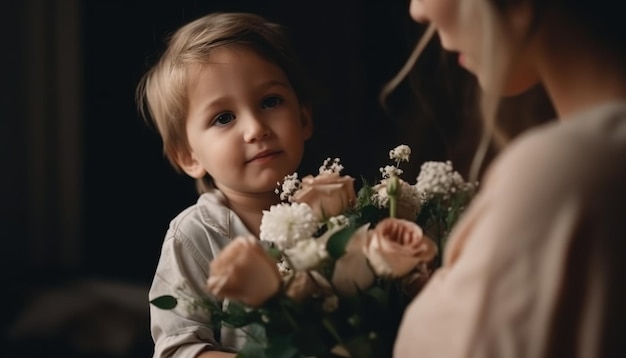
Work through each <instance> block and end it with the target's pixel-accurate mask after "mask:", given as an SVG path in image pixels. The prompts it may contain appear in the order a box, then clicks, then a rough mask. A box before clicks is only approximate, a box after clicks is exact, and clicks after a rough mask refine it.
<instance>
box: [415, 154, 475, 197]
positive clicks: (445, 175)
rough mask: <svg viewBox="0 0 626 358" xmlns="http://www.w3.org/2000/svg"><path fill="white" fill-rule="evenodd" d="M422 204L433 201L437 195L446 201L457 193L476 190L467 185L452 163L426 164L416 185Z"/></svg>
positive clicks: (423, 165)
mask: <svg viewBox="0 0 626 358" xmlns="http://www.w3.org/2000/svg"><path fill="white" fill-rule="evenodd" d="M415 187H416V189H417V191H418V192H419V193H420V199H421V200H422V202H426V201H428V200H431V199H432V198H433V197H434V196H435V195H441V196H442V198H443V199H444V200H447V199H449V198H450V195H451V194H454V193H456V192H457V191H467V190H470V189H473V188H474V184H471V183H467V182H465V181H464V180H463V177H462V176H461V174H459V173H458V172H456V171H454V169H453V168H452V162H450V161H446V162H425V163H424V164H422V167H421V169H420V173H419V175H418V177H417V182H416V183H415Z"/></svg>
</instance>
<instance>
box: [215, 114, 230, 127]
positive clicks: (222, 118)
mask: <svg viewBox="0 0 626 358" xmlns="http://www.w3.org/2000/svg"><path fill="white" fill-rule="evenodd" d="M234 119H235V115H234V114H232V113H229V112H225V113H220V114H218V115H217V116H215V118H214V119H213V124H214V125H216V126H225V125H227V124H228V123H230V122H232V121H233V120H234Z"/></svg>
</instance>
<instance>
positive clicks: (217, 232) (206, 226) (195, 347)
mask: <svg viewBox="0 0 626 358" xmlns="http://www.w3.org/2000/svg"><path fill="white" fill-rule="evenodd" d="M249 234H250V232H249V231H248V229H246V227H245V225H244V224H243V222H242V221H241V220H240V219H239V217H238V216H237V215H236V214H235V213H234V212H233V211H232V210H230V209H229V208H228V207H227V206H226V204H225V198H224V195H223V194H222V193H221V192H219V191H217V190H214V191H213V192H210V193H205V194H203V195H201V196H200V198H198V202H197V203H196V204H195V205H192V206H190V207H189V208H187V209H185V210H184V211H183V212H181V213H180V214H179V215H177V216H176V218H174V219H173V220H172V222H171V223H170V227H169V229H168V231H167V233H166V235H165V240H164V241H163V247H162V250H161V256H160V258H159V263H158V266H157V269H156V273H155V275H154V279H153V282H152V286H151V287H150V293H149V299H150V300H153V299H154V298H156V297H159V296H162V295H172V296H175V297H177V298H178V299H179V300H178V302H179V303H178V305H177V307H176V308H175V309H174V310H163V309H160V308H157V307H155V306H153V305H150V329H151V332H152V338H153V340H154V357H155V358H157V357H158V358H163V357H176V358H192V357H195V356H196V355H197V354H198V353H199V352H201V351H203V350H205V349H212V350H222V351H236V350H238V349H241V347H243V344H244V343H245V338H246V335H245V333H244V332H243V331H241V330H239V329H231V328H228V327H224V326H222V329H221V330H220V334H219V335H217V334H215V332H213V330H212V329H211V328H210V322H211V316H210V314H209V313H208V312H206V311H204V310H202V309H198V310H194V309H193V306H192V302H193V301H194V300H199V299H202V298H204V297H207V296H208V294H207V292H206V291H205V286H206V280H207V278H208V275H209V263H210V262H211V261H212V260H213V258H214V257H216V256H217V255H218V254H219V253H220V252H221V251H222V249H223V248H224V247H225V246H226V245H228V243H230V242H231V240H232V239H234V238H235V237H236V236H239V235H249Z"/></svg>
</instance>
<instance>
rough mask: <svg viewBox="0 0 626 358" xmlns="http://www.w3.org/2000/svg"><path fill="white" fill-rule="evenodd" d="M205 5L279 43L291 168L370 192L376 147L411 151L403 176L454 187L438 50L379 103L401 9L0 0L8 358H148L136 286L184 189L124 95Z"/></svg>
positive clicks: (207, 1)
mask: <svg viewBox="0 0 626 358" xmlns="http://www.w3.org/2000/svg"><path fill="white" fill-rule="evenodd" d="M212 11H249V12H255V13H258V14H261V15H265V16H266V17H267V18H269V19H270V20H274V21H276V22H278V23H281V24H283V25H285V26H286V27H287V28H288V29H289V31H290V33H291V34H292V37H293V39H294V41H295V43H296V45H297V49H298V51H299V53H300V55H301V58H302V60H303V62H304V64H305V66H306V67H307V68H308V69H309V71H310V72H311V74H312V77H313V78H314V79H315V80H316V81H317V85H318V87H319V89H320V94H321V97H320V98H319V101H318V102H317V103H316V106H315V108H314V121H315V122H314V123H315V135H314V137H313V139H311V140H310V141H309V143H308V144H307V150H306V153H305V158H304V161H303V163H302V167H301V169H300V170H299V172H300V173H301V174H308V173H316V171H317V168H318V167H319V165H321V163H322V161H323V160H324V159H325V158H327V157H340V158H341V159H342V163H343V165H344V166H345V171H344V172H345V173H346V174H349V175H352V176H355V177H360V176H361V175H365V176H366V177H367V178H368V179H370V180H375V179H377V178H378V175H379V173H378V168H379V167H381V166H384V165H387V164H389V163H388V151H389V150H390V149H392V148H393V147H395V146H397V145H399V144H409V145H410V146H411V147H412V149H413V156H412V162H411V163H410V164H408V165H405V166H404V167H403V169H404V170H405V174H406V175H405V179H407V180H408V181H414V179H415V177H416V175H417V173H418V169H419V166H420V165H421V163H422V162H423V161H425V160H442V159H448V158H449V159H453V160H454V163H455V167H457V168H458V169H459V171H461V173H462V174H463V175H467V168H468V167H469V158H471V155H472V153H473V146H474V143H475V139H476V133H477V131H476V130H475V129H474V130H471V131H470V130H469V129H468V127H467V123H469V122H471V120H469V119H467V118H470V117H471V116H469V117H463V118H465V119H463V120H461V117H462V113H463V110H462V109H461V108H462V107H461V105H460V102H461V99H462V98H464V96H465V87H464V86H463V84H465V83H466V82H467V81H466V79H465V74H464V73H463V72H462V71H460V70H459V69H458V68H456V66H454V64H453V61H452V65H451V62H450V61H449V59H446V58H445V57H443V56H442V55H441V54H440V53H439V51H438V48H437V47H436V43H435V44H434V45H432V46H431V47H429V51H428V52H427V54H426V55H425V58H424V59H423V60H420V66H421V67H420V73H421V74H422V76H421V77H420V78H419V81H415V84H416V85H415V87H414V88H416V89H417V90H418V93H419V94H420V97H419V98H421V101H420V100H418V99H417V97H416V96H415V94H414V93H412V91H411V88H412V87H411V86H409V85H408V82H405V83H403V84H402V85H400V87H399V88H398V89H397V90H396V91H395V92H394V93H393V95H392V96H391V97H390V98H389V101H388V103H389V107H390V111H389V112H387V111H384V110H383V109H382V107H381V105H380V104H379V103H378V100H377V98H378V94H379V91H380V89H381V87H382V85H383V84H384V83H385V82H386V81H388V80H390V79H391V78H392V76H393V75H394V74H395V73H396V72H397V71H398V70H399V69H400V67H401V66H402V65H403V63H404V61H405V59H406V58H408V55H409V53H410V51H411V50H412V49H413V47H414V44H415V43H416V39H417V38H418V36H419V34H420V33H421V31H422V30H423V29H422V28H421V27H420V26H418V25H416V24H414V23H413V22H411V21H410V19H409V17H408V0H403V1H385V0H378V1H357V0H344V1H337V0H334V1H330V0H319V1H307V2H300V1H289V0H283V1H279V0H275V1H272V0H264V1H259V0H256V1H254V0H251V1H242V0H237V1H236V0H229V1H226V0H224V1H216V0H193V1H192V0H176V1H174V0H172V1H165V0H158V1H157V0H141V1H138V0H137V1H130V0H128V1H113V0H108V1H107V0H4V1H2V2H1V3H0V26H1V28H0V30H1V31H0V33H1V34H2V35H1V36H2V39H3V43H2V53H1V57H2V60H1V61H2V62H1V63H2V72H1V73H2V77H1V78H0V88H1V89H2V96H1V102H0V104H1V107H0V116H1V117H0V143H2V150H1V152H0V160H1V161H0V168H2V169H1V170H2V171H1V173H0V195H1V196H0V210H1V211H0V218H1V222H0V223H1V225H2V226H1V228H0V233H1V234H0V235H1V238H2V242H1V249H0V252H1V255H2V256H1V257H0V265H2V266H1V267H2V275H0V276H2V282H1V283H2V287H3V289H2V310H1V311H0V312H1V313H0V318H1V321H2V330H3V332H2V333H3V334H2V336H3V337H4V339H3V341H4V345H5V347H3V348H2V350H3V351H6V352H9V355H7V356H20V357H28V356H36V355H43V354H45V355H48V356H63V357H72V356H76V357H83V356H84V357H131V356H132V357H140V356H149V355H150V354H151V352H152V346H151V344H152V342H151V340H150V336H149V329H148V316H147V315H148V313H147V310H148V303H147V290H148V287H149V285H150V282H151V279H152V274H153V272H154V269H155V265H156V262H157V260H158V256H159V252H160V247H161V241H162V238H163V235H164V233H165V230H166V228H167V225H168V223H169V220H171V219H172V218H173V217H174V216H175V215H176V214H177V213H178V212H179V211H180V210H182V209H183V208H185V207H186V206H188V205H190V204H192V203H193V202H194V201H195V200H196V193H195V190H194V186H193V182H192V181H191V180H190V179H188V178H186V177H184V176H182V175H180V174H178V173H176V172H175V171H174V170H173V169H172V168H171V167H170V166H169V164H168V163H167V161H166V160H165V159H164V157H163V155H162V152H161V142H160V140H159V138H158V136H157V134H156V132H155V131H153V130H151V129H150V128H149V127H148V126H147V125H146V124H145V123H144V122H143V121H142V120H141V119H140V117H139V116H138V114H137V110H136V107H135V102H134V92H135V87H136V85H137V83H138V81H139V79H140V77H141V75H142V74H143V73H144V72H145V71H146V69H147V66H148V65H149V64H151V63H152V62H153V61H154V59H155V56H157V55H158V54H159V52H160V51H162V50H163V44H164V42H163V40H164V38H165V36H167V35H168V34H170V33H171V32H173V31H175V30H176V29H177V28H178V27H179V26H181V25H182V24H184V23H186V22H189V21H191V20H193V19H195V18H197V17H199V16H201V15H204V14H206V13H208V12H212ZM442 61H443V62H442ZM446 61H447V62H446ZM442 64H443V65H442ZM442 66H443V67H446V68H448V69H450V68H451V69H452V72H451V73H452V75H451V77H447V76H446V75H444V74H442V68H443V67H442ZM446 73H447V72H446ZM444 93H445V94H451V95H452V97H446V96H443V94H444Z"/></svg>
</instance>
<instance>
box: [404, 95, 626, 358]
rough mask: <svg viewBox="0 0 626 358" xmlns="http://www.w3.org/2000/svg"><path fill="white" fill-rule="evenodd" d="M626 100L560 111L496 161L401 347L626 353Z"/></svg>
mask: <svg viewBox="0 0 626 358" xmlns="http://www.w3.org/2000/svg"><path fill="white" fill-rule="evenodd" d="M625 228H626V103H609V104H606V105H603V106H599V107H596V108H593V109H591V110H587V111H585V112H584V113H580V114H578V115H576V116H574V117H572V118H569V119H566V120H562V121H559V122H554V123H549V124H546V125H543V126H541V127H538V128H536V129H533V130H531V131H528V132H526V133H525V134H524V135H522V136H521V137H520V138H518V139H517V140H515V141H514V142H513V143H511V145H510V146H509V147H508V148H507V149H506V150H505V151H504V152H503V153H502V154H501V155H500V156H499V158H498V159H497V160H496V161H495V162H494V163H493V165H492V166H491V168H490V170H489V172H488V174H487V176H486V178H485V180H484V182H483V183H482V189H481V192H480V193H479V195H478V196H477V197H476V198H475V199H474V202H473V203H472V204H471V205H470V207H469V208H468V211H467V212H466V213H465V216H464V217H463V218H462V220H461V221H460V222H459V224H458V225H457V226H456V227H455V228H454V230H453V232H452V233H451V236H450V240H449V244H448V246H447V247H446V250H445V254H444V264H443V267H442V268H441V269H439V270H438V271H437V272H436V273H435V274H434V276H433V277H432V279H431V281H430V282H429V283H428V284H427V286H426V287H425V288H424V289H423V291H422V292H421V293H420V294H419V296H418V297H417V298H416V299H415V300H414V301H413V302H412V303H411V305H410V306H409V308H408V309H407V311H406V312H405V316H404V319H403V322H402V324H401V327H400V331H399V335H398V338H397V340H396V345H395V348H394V357H396V358H404V357H437V358H457V357H498V358H512V357H626V348H625V347H626V330H625V328H626V292H625V291H626V234H624V232H625Z"/></svg>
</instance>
